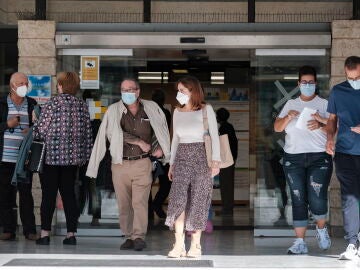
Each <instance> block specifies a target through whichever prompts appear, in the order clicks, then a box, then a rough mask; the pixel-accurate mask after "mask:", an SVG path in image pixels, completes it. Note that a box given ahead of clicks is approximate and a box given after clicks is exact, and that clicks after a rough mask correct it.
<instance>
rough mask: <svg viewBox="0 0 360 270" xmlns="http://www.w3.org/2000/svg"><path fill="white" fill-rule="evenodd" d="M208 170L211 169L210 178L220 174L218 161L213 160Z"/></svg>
mask: <svg viewBox="0 0 360 270" xmlns="http://www.w3.org/2000/svg"><path fill="white" fill-rule="evenodd" d="M210 169H211V177H214V176H215V175H218V174H219V172H220V161H215V160H213V162H212V164H211V168H210Z"/></svg>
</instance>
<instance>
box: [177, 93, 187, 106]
mask: <svg viewBox="0 0 360 270" xmlns="http://www.w3.org/2000/svg"><path fill="white" fill-rule="evenodd" d="M176 99H177V101H179V103H180V105H185V104H188V102H189V100H190V97H189V96H188V95H185V94H183V93H181V92H180V91H178V93H177V95H176Z"/></svg>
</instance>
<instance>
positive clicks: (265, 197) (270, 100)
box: [252, 49, 330, 236]
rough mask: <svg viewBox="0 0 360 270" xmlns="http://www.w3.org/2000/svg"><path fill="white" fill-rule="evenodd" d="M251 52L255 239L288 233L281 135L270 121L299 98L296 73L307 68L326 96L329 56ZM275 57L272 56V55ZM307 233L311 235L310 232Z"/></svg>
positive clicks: (289, 217)
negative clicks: (253, 100) (254, 129)
mask: <svg viewBox="0 0 360 270" xmlns="http://www.w3.org/2000/svg"><path fill="white" fill-rule="evenodd" d="M272 54H273V55H271V52H270V50H269V54H267V55H262V53H261V50H260V53H259V54H257V53H255V58H254V62H253V64H252V65H253V66H254V70H255V74H254V84H255V85H256V86H255V87H256V95H257V97H256V100H257V104H256V130H257V131H256V164H257V165H256V175H257V181H256V187H254V188H256V194H255V196H254V226H255V232H254V234H255V236H261V235H263V236H288V235H291V236H292V235H293V233H292V227H291V224H292V209H291V199H290V196H289V191H288V188H287V184H286V181H285V176H284V173H283V169H282V156H283V146H284V143H285V141H284V140H285V134H284V133H275V132H274V128H273V125H274V121H275V119H276V117H277V116H278V114H279V113H280V111H281V109H282V107H283V106H284V105H285V103H286V102H287V101H288V100H289V99H293V98H296V97H298V96H299V89H298V87H297V81H298V70H299V68H300V67H301V66H303V65H311V66H313V67H315V68H316V70H317V73H318V91H319V95H320V96H322V97H325V98H326V97H327V96H328V94H329V88H328V83H329V74H330V67H329V63H330V61H329V55H328V51H326V50H325V49H324V50H273V53H272ZM275 55H276V56H275ZM310 233H311V232H310Z"/></svg>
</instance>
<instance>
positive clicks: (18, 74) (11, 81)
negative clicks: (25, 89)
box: [10, 72, 29, 84]
mask: <svg viewBox="0 0 360 270" xmlns="http://www.w3.org/2000/svg"><path fill="white" fill-rule="evenodd" d="M15 76H23V77H25V78H26V79H27V80H29V79H28V77H27V75H26V74H25V73H22V72H15V73H13V74H11V76H10V84H13V83H14V78H15Z"/></svg>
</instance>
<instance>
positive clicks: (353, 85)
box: [348, 80, 360, 90]
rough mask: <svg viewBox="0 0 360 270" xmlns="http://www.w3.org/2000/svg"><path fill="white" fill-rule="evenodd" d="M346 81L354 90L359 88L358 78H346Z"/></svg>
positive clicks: (359, 81)
mask: <svg viewBox="0 0 360 270" xmlns="http://www.w3.org/2000/svg"><path fill="white" fill-rule="evenodd" d="M348 82H349V83H350V85H351V87H352V88H353V89H355V90H360V80H355V81H354V80H348Z"/></svg>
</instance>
